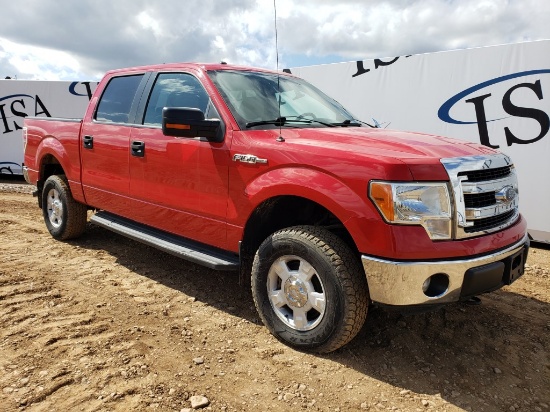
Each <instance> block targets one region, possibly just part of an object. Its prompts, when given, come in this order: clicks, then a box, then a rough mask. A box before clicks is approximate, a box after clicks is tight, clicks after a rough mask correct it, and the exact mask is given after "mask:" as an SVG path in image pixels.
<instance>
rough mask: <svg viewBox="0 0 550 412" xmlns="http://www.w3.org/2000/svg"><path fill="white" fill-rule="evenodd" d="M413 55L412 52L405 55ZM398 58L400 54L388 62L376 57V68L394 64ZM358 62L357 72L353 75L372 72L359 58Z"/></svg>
mask: <svg viewBox="0 0 550 412" xmlns="http://www.w3.org/2000/svg"><path fill="white" fill-rule="evenodd" d="M411 56H412V54H409V55H408V56H405V57H411ZM397 60H399V56H398V57H394V58H393V59H391V60H390V61H387V62H386V61H384V60H382V59H374V70H376V69H378V68H379V67H385V66H390V65H392V64H394V63H395V62H396V61H397ZM356 63H357V72H356V73H355V74H353V75H352V76H351V77H357V76H361V75H362V74H365V73H368V72H370V69H365V65H364V64H363V62H362V61H361V60H358V61H357V62H356Z"/></svg>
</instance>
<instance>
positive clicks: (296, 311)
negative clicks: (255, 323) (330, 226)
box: [252, 226, 369, 353]
mask: <svg viewBox="0 0 550 412" xmlns="http://www.w3.org/2000/svg"><path fill="white" fill-rule="evenodd" d="M252 294H253V297H254V302H255V304H256V308H257V310H258V313H259V314H260V317H261V318H262V321H263V322H264V324H265V325H266V326H267V328H268V329H269V330H270V332H271V333H272V334H273V335H274V336H275V337H277V338H278V339H279V340H281V341H282V342H284V343H286V344H288V345H291V346H294V347H297V348H300V349H304V350H309V351H313V352H318V353H327V352H331V351H333V350H336V349H338V348H340V347H341V346H343V345H345V344H346V343H348V342H349V341H350V340H351V339H353V337H354V336H355V335H357V333H358V332H359V330H360V329H361V327H362V326H363V323H364V321H365V318H366V315H367V308H368V302H369V298H368V291H367V282H366V278H365V274H364V273H363V271H362V269H361V266H360V262H359V261H358V259H357V256H356V255H355V254H354V253H353V252H352V251H351V250H350V248H349V247H348V246H347V245H346V244H345V243H344V242H343V241H342V240H341V239H340V238H339V237H337V236H336V235H334V234H333V233H331V232H329V231H327V230H325V229H323V228H319V227H314V226H296V227H292V228H288V229H283V230H280V231H278V232H276V233H274V234H273V235H271V236H270V237H268V238H267V239H266V240H265V241H264V242H263V243H262V245H261V246H260V248H259V249H258V252H257V253H256V256H255V258H254V264H253V268H252Z"/></svg>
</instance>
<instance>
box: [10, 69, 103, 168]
mask: <svg viewBox="0 0 550 412" xmlns="http://www.w3.org/2000/svg"><path fill="white" fill-rule="evenodd" d="M96 87H97V82H62V81H35V80H0V174H3V173H4V174H17V175H20V174H22V163H23V141H22V134H21V128H22V127H23V119H24V118H25V117H27V116H38V117H65V118H79V119H81V118H83V117H84V113H85V111H86V108H87V106H88V101H89V100H90V97H91V95H92V93H93V91H94V90H95V88H96Z"/></svg>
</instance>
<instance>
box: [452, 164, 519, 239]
mask: <svg viewBox="0 0 550 412" xmlns="http://www.w3.org/2000/svg"><path fill="white" fill-rule="evenodd" d="M441 163H442V164H443V166H444V167H445V169H446V170H447V174H448V175H449V179H450V182H451V186H452V189H453V190H452V192H453V195H454V205H455V212H454V217H455V236H454V237H455V238H457V239H462V238H468V237H473V236H479V235H483V234H485V233H491V232H496V231H499V230H502V229H504V228H506V227H508V226H510V225H512V224H513V223H514V222H515V221H516V220H517V218H518V217H519V197H518V196H517V194H518V184H517V176H516V172H515V169H514V165H513V164H512V160H511V159H510V158H509V157H508V156H506V155H504V154H495V155H481V156H470V157H457V158H449V159H441Z"/></svg>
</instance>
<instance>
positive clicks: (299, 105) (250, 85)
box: [208, 70, 361, 130]
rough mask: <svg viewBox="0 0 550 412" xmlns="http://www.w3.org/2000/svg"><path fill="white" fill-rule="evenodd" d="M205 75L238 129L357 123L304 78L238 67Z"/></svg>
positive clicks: (332, 125) (348, 124)
mask: <svg viewBox="0 0 550 412" xmlns="http://www.w3.org/2000/svg"><path fill="white" fill-rule="evenodd" d="M208 74H209V76H210V78H211V79H212V81H213V82H214V84H215V85H216V87H217V88H218V90H219V92H220V94H221V95H222V97H223V98H224V100H225V102H226V103H227V106H228V107H229V109H230V110H231V112H232V113H233V116H234V117H235V120H236V121H237V123H238V124H239V127H240V128H241V129H251V128H253V129H255V130H257V129H272V128H277V127H280V126H284V127H335V126H360V125H361V124H360V123H358V121H354V117H353V115H351V114H350V113H349V112H348V111H346V109H344V108H343V107H342V106H341V105H340V104H339V103H338V102H337V101H335V100H333V99H331V98H330V97H328V96H327V95H325V94H324V93H323V92H321V91H320V90H318V89H317V88H315V87H314V86H312V85H311V84H309V83H307V82H306V81H305V80H302V79H298V78H295V77H289V76H285V75H280V76H277V74H273V73H262V72H252V71H239V70H235V71H231V70H219V71H209V72H208ZM279 107H280V109H279Z"/></svg>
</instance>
